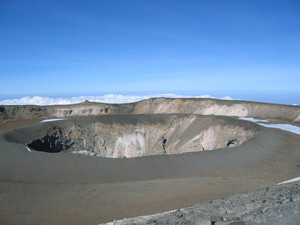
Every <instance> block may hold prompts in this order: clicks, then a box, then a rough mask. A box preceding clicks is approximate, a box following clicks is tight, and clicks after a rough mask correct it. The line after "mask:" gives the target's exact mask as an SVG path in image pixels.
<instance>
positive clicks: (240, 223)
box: [228, 221, 246, 225]
mask: <svg viewBox="0 0 300 225" xmlns="http://www.w3.org/2000/svg"><path fill="white" fill-rule="evenodd" d="M245 224H246V223H245V222H244V221H238V222H232V223H230V224H228V225H245Z"/></svg>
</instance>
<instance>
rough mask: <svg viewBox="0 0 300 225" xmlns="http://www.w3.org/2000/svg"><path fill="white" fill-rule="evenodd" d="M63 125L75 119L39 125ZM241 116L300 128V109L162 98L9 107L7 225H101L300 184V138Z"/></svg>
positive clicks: (2, 138) (3, 142) (2, 213)
mask: <svg viewBox="0 0 300 225" xmlns="http://www.w3.org/2000/svg"><path fill="white" fill-rule="evenodd" d="M57 117H59V118H68V119H66V120H60V121H53V122H47V123H39V122H40V121H41V120H42V119H48V118H57ZM236 117H255V118H260V119H268V120H270V121H273V122H282V121H284V122H285V123H289V124H294V125H299V120H300V107H297V106H287V105H275V104H266V103H255V102H242V101H224V100H223V101H222V100H213V99H163V98H161V99H149V100H145V101H141V102H137V103H131V104H122V105H110V104H100V103H89V102H84V103H82V104H77V105H68V106H45V107H41V106H1V107H0V118H1V124H0V131H1V133H0V148H1V149H0V181H1V182H0V224H99V223H103V222H109V221H113V220H116V219H123V218H125V217H126V218H129V217H134V216H141V215H149V214H153V213H160V212H164V211H168V210H173V209H177V208H183V207H188V206H192V205H195V204H199V203H201V202H207V201H211V200H214V199H217V198H222V197H226V196H230V195H232V194H236V193H242V192H245V191H252V190H256V189H259V188H264V187H266V186H270V185H274V184H276V183H279V182H281V181H284V180H288V179H291V178H294V177H299V176H300V169H299V167H298V165H299V163H300V161H299V159H300V151H299V149H300V138H299V135H297V134H294V133H291V132H288V131H283V130H279V129H271V128H265V127H262V126H259V125H257V124H255V123H252V122H249V121H241V120H238V119H237V118H236ZM104 142H105V143H104ZM26 147H29V149H27V148H26ZM210 149H215V150H213V151H210ZM29 150H30V151H29ZM51 152H55V153H51ZM124 157H126V158H124ZM216 224H218V223H216Z"/></svg>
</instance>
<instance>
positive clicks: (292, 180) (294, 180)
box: [278, 177, 300, 184]
mask: <svg viewBox="0 0 300 225" xmlns="http://www.w3.org/2000/svg"><path fill="white" fill-rule="evenodd" d="M299 180H300V177H296V178H294V179H291V180H286V181H283V182H281V183H278V184H286V183H291V182H296V181H299Z"/></svg>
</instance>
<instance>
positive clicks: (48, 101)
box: [0, 94, 232, 105]
mask: <svg viewBox="0 0 300 225" xmlns="http://www.w3.org/2000/svg"><path fill="white" fill-rule="evenodd" d="M157 97H167V98H214V97H212V96H210V95H201V96H188V95H175V94H154V95H115V94H109V95H102V96H80V97H71V98H49V97H41V96H34V97H30V96H26V97H23V98H19V99H6V100H3V101H0V104H1V105H68V104H76V103H80V102H83V101H84V100H89V101H90V102H103V103H129V102H136V101H141V100H144V99H148V98H157ZM222 99H225V100H232V98H230V97H229V96H225V97H224V98H222Z"/></svg>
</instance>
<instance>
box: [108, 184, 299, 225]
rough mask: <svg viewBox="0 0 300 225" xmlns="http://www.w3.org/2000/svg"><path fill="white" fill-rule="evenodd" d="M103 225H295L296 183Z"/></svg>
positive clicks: (297, 205) (297, 202)
mask: <svg viewBox="0 0 300 225" xmlns="http://www.w3.org/2000/svg"><path fill="white" fill-rule="evenodd" d="M106 224H107V225H124V224H128V225H133V224H136V225H137V224H197V225H212V224H214V225H282V224H289V225H298V224H300V181H298V182H293V183H287V184H280V185H275V186H272V187H267V188H264V189H261V190H258V191H252V192H245V193H242V194H236V195H233V196H230V197H228V198H223V199H217V200H214V201H211V202H207V203H203V204H199V205H195V206H193V207H189V208H183V209H178V210H175V211H170V212H165V213H160V214H155V215H150V216H141V217H136V218H130V219H124V220H120V221H115V222H111V223H106Z"/></svg>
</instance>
